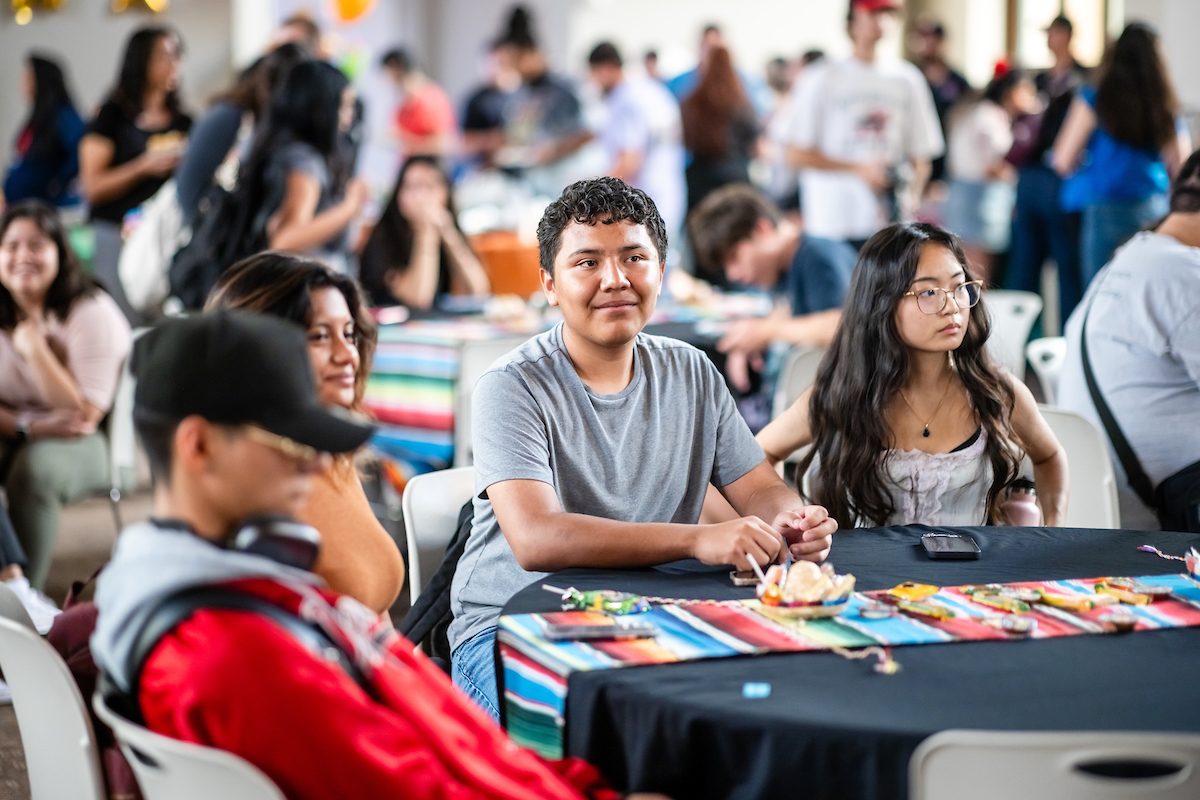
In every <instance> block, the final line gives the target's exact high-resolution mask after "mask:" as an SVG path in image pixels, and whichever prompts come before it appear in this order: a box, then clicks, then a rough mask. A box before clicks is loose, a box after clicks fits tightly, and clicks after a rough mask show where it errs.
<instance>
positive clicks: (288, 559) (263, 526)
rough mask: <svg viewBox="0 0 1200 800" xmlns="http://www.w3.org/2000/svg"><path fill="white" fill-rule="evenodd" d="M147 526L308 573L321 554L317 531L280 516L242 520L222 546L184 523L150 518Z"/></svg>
mask: <svg viewBox="0 0 1200 800" xmlns="http://www.w3.org/2000/svg"><path fill="white" fill-rule="evenodd" d="M150 522H151V523H152V524H154V525H157V526H158V527H160V528H170V529H172V530H178V531H184V532H185V533H190V534H192V535H193V536H196V537H197V538H199V539H203V540H204V541H207V542H209V543H210V544H212V545H213V546H214V547H223V548H224V549H226V550H233V551H235V552H239V553H249V554H250V555H255V556H262V557H263V558H269V559H271V560H272V561H275V562H277V563H279V564H283V565H284V566H286V567H295V568H296V569H302V570H306V571H309V572H311V571H312V568H313V565H314V564H316V563H317V554H318V553H319V552H320V550H321V534H319V533H317V529H316V528H314V527H312V526H311V525H305V524H304V523H303V522H298V521H296V520H294V519H292V518H291V517H286V516H283V515H282V514H267V515H263V516H260V517H251V518H249V519H246V520H242V521H241V522H239V523H238V524H237V525H235V526H234V528H233V532H232V533H231V534H230V535H229V536H226V537H225V539H224V540H223V541H222V542H213V541H212V540H210V539H204V537H202V536H200V535H199V534H198V533H196V531H195V529H194V528H192V526H191V525H189V524H187V523H186V522H184V521H183V520H178V519H158V518H152V519H151V520H150Z"/></svg>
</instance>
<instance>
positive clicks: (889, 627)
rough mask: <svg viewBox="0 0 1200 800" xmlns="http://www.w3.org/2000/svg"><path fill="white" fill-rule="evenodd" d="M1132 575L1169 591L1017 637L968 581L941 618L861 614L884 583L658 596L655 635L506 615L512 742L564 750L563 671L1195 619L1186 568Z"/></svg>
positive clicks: (1054, 619) (553, 752)
mask: <svg viewBox="0 0 1200 800" xmlns="http://www.w3.org/2000/svg"><path fill="white" fill-rule="evenodd" d="M1103 580H1106V579H1104V578H1091V579H1086V580H1062V581H1031V582H1021V583H1010V584H1005V586H1010V587H1028V588H1033V589H1039V590H1043V591H1046V592H1049V593H1055V594H1059V595H1070V596H1078V597H1095V596H1096V594H1095V589H1094V586H1095V584H1096V583H1098V582H1100V581H1103ZM1133 581H1134V582H1135V583H1140V584H1144V585H1149V586H1166V587H1169V588H1170V589H1171V595H1170V596H1169V597H1167V598H1164V599H1161V600H1157V601H1155V602H1153V603H1151V604H1149V605H1141V606H1132V605H1120V606H1113V605H1109V606H1105V607H1097V608H1094V609H1091V610H1088V611H1068V610H1066V609H1063V608H1055V607H1050V606H1046V605H1042V604H1040V603H1039V604H1034V605H1033V610H1032V611H1030V612H1029V614H1028V615H1027V616H1031V617H1033V618H1034V619H1036V620H1037V625H1036V628H1035V629H1034V631H1033V633H1032V634H1030V635H1028V636H1021V637H1017V636H1014V635H1012V634H1009V633H1005V632H1003V631H1002V630H1000V629H998V628H997V627H995V626H994V625H991V624H987V623H985V622H984V621H983V620H985V619H988V618H995V617H996V616H997V615H998V614H1000V613H1001V612H998V611H997V609H995V608H992V607H990V606H985V605H982V604H979V603H976V602H975V601H973V600H972V599H971V596H970V595H969V594H967V593H965V592H964V591H963V589H964V588H965V587H944V588H942V589H940V590H939V591H938V592H937V594H935V595H933V596H931V597H929V598H926V599H924V600H922V601H921V602H922V603H923V604H928V605H933V606H937V607H940V608H945V609H949V610H950V611H952V612H954V616H953V617H951V618H949V619H945V620H937V619H932V618H930V617H924V616H921V617H917V616H910V615H907V614H897V615H895V616H891V617H885V618H883V619H869V618H866V617H864V616H862V615H861V614H860V611H861V609H862V608H863V606H864V605H865V604H868V603H872V602H873V598H876V597H878V596H880V595H882V594H884V592H882V591H874V592H866V593H855V594H854V595H853V596H852V597H851V599H850V602H849V605H848V607H847V609H846V611H845V612H843V613H842V614H840V615H839V616H837V617H831V618H826V619H812V620H786V621H781V620H779V619H777V618H772V617H768V616H766V615H765V614H763V613H760V612H759V611H758V610H757V609H758V601H756V600H745V601H730V602H722V603H704V602H698V603H697V602H690V603H684V604H669V603H668V604H661V605H655V606H653V607H652V608H651V609H650V610H649V611H647V612H645V613H644V614H640V615H638V617H637V618H638V619H639V620H645V621H647V622H650V623H652V624H653V625H655V626H656V627H657V629H658V634H657V635H656V636H655V637H654V638H652V639H624V640H616V639H613V640H592V641H550V640H548V639H546V638H545V637H544V636H543V633H542V632H543V626H544V625H545V624H547V623H563V624H589V623H592V624H595V623H600V624H604V623H606V622H608V621H610V620H611V618H609V617H605V616H604V615H602V614H599V613H596V612H583V611H569V612H551V613H544V614H514V615H508V616H503V617H501V618H500V624H499V633H498V639H499V650H500V657H501V663H502V667H503V670H504V703H505V713H506V717H507V727H508V732H509V735H510V736H511V737H512V738H513V740H514V741H516V742H517V743H518V744H521V745H524V746H527V747H530V748H532V749H534V750H536V751H537V752H539V753H541V754H542V755H544V756H546V757H547V758H561V757H562V755H563V720H564V715H565V711H566V695H567V679H568V678H569V677H570V675H571V673H573V672H582V671H591V670H599V669H617V668H620V667H631V666H646V665H653V664H668V663H672V662H680V661H695V660H699V659H707V658H725V657H728V656H738V655H759V654H764V653H781V652H803V651H819V650H828V649H830V648H832V647H844V648H859V647H868V646H872V645H884V646H899V645H917V644H934V643H947V642H969V641H984V640H1002V639H1015V638H1030V639H1046V638H1052V637H1058V636H1077V635H1082V634H1094V633H1105V632H1106V631H1107V630H1108V628H1107V627H1106V626H1105V625H1104V624H1103V623H1102V622H1101V620H1100V618H1101V617H1103V616H1104V615H1105V614H1108V613H1110V612H1111V611H1112V610H1113V609H1114V608H1118V607H1119V608H1121V609H1123V610H1128V611H1130V612H1132V613H1133V614H1134V615H1135V616H1136V617H1137V626H1136V630H1138V631H1144V630H1159V629H1162V628H1182V627H1191V626H1198V625H1200V586H1198V585H1197V584H1196V583H1194V582H1193V581H1191V580H1190V579H1189V578H1188V577H1187V576H1186V575H1151V576H1147V577H1142V578H1134V579H1133ZM902 660H903V659H901V661H902ZM848 668H855V667H848ZM880 680H886V678H883V677H881V678H880Z"/></svg>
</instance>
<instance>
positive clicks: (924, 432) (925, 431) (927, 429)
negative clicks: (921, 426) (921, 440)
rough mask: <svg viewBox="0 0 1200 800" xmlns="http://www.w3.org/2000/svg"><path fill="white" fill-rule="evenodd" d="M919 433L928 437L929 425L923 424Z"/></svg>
mask: <svg viewBox="0 0 1200 800" xmlns="http://www.w3.org/2000/svg"><path fill="white" fill-rule="evenodd" d="M921 435H922V436H924V437H925V438H926V439H928V438H929V426H928V425H926V426H925V430H923V431H921Z"/></svg>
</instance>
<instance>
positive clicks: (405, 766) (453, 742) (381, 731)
mask: <svg viewBox="0 0 1200 800" xmlns="http://www.w3.org/2000/svg"><path fill="white" fill-rule="evenodd" d="M235 585H236V586H237V588H238V589H239V590H242V591H250V592H252V593H253V594H255V595H257V596H259V597H262V598H264V599H267V600H270V601H271V602H273V603H276V604H277V605H279V606H281V607H283V608H285V609H287V610H289V611H292V612H293V613H296V612H297V610H298V609H301V608H302V607H311V605H312V603H311V600H312V597H313V596H315V595H313V596H310V597H309V598H308V599H307V600H306V599H305V598H303V597H301V596H300V595H299V594H298V593H297V592H295V591H294V590H293V589H291V588H288V587H286V586H284V585H282V584H279V583H276V582H274V581H270V580H257V579H256V580H246V581H240V582H238V583H237V584H235ZM313 591H314V592H317V591H318V590H315V589H314V590H313ZM319 594H320V597H321V598H323V599H324V600H325V601H326V602H328V603H330V604H334V603H336V602H337V595H334V594H332V593H328V592H324V591H320V592H319ZM329 608H330V606H325V609H324V610H323V611H322V613H323V614H324V617H325V620H326V624H323V625H322V627H324V628H325V630H326V632H327V633H329V632H330V626H329V624H328V620H329V619H330V616H329V615H328V614H327V613H324V612H326V611H328V610H329ZM300 613H301V615H302V616H308V614H307V613H305V612H304V611H300ZM338 621H339V622H341V623H345V617H344V616H343V617H340V618H339V619H338ZM347 627H348V626H346V625H345V624H342V625H341V626H340V627H339V629H338V631H337V633H340V634H341V636H342V638H343V639H344V641H345V642H346V643H348V646H347V648H345V649H348V650H349V651H350V652H357V655H358V657H357V658H356V659H355V660H356V661H357V662H358V663H359V665H360V667H362V666H363V665H364V661H365V662H367V663H366V671H367V673H368V679H369V681H370V683H371V685H372V689H373V692H374V694H375V695H376V696H377V697H378V698H379V699H378V700H373V699H372V698H371V697H369V696H368V695H367V694H366V692H364V691H363V690H362V689H361V688H360V687H359V685H358V684H356V683H355V682H354V680H353V679H352V678H351V677H350V676H349V675H347V674H346V672H345V671H344V670H343V669H342V668H341V667H339V666H338V665H337V664H335V663H332V662H327V661H325V660H324V659H322V658H320V657H318V656H316V655H314V654H313V653H312V652H311V651H310V650H308V649H307V648H306V647H305V646H304V645H303V644H301V643H299V642H298V641H296V640H295V639H294V638H293V637H292V636H291V635H289V634H288V633H287V632H286V631H285V630H283V629H282V628H281V627H279V626H278V625H277V624H275V623H273V622H271V621H270V620H269V619H266V618H264V617H261V616H257V615H255V614H252V613H247V612H242V611H229V610H215V609H214V610H205V611H200V612H197V613H196V614H194V615H193V616H192V617H190V618H189V619H188V620H187V621H185V622H183V623H182V624H180V625H179V626H178V627H177V628H176V629H175V630H174V631H173V632H172V633H170V634H169V635H167V636H166V637H164V638H163V640H162V641H161V642H160V643H159V645H158V646H157V647H156V648H155V649H154V651H153V652H152V653H151V655H150V657H149V658H148V659H147V661H146V664H145V667H144V669H143V671H142V675H141V682H140V693H139V699H140V702H141V707H142V713H143V715H144V717H145V720H146V724H147V726H148V727H149V728H150V729H151V730H154V731H156V732H158V733H161V734H164V735H166V736H171V737H174V738H177V739H182V740H184V741H189V742H195V743H198V744H202V745H208V746H210V747H216V748H219V749H221V750H225V751H228V752H231V753H235V754H237V755H239V756H241V757H242V758H244V759H246V760H247V761H249V762H250V763H252V764H254V765H255V766H257V767H258V768H259V769H261V770H262V771H263V772H265V773H266V774H267V775H268V776H269V777H270V778H271V779H272V780H273V781H275V783H276V784H277V785H278V786H279V787H280V789H282V790H283V792H284V794H286V795H287V796H288V797H289V798H306V799H307V798H314V799H315V798H358V797H362V798H513V799H514V800H515V799H517V798H522V799H524V798H556V799H557V798H563V799H564V800H565V799H566V798H579V797H597V798H616V797H617V796H618V795H617V794H616V793H615V792H612V791H610V790H607V789H604V788H603V787H602V784H601V783H600V780H599V776H598V774H597V773H596V771H595V770H594V769H593V768H592V767H590V766H588V765H587V764H586V763H584V762H582V761H578V760H576V759H567V760H565V761H559V762H547V761H544V760H542V759H540V758H539V757H538V756H537V755H535V754H534V753H532V752H531V751H528V750H523V749H521V748H518V747H517V746H516V745H515V744H513V743H512V742H511V741H510V740H509V739H508V738H507V737H506V736H505V734H504V732H503V731H501V730H500V728H499V727H498V726H497V725H496V724H495V723H494V722H492V720H491V719H490V718H489V717H488V716H487V715H486V714H484V713H483V712H482V711H480V710H479V709H478V708H476V707H475V706H474V704H472V703H471V701H470V700H468V699H466V697H464V696H463V695H461V694H460V693H459V692H458V690H457V689H455V688H454V686H453V685H452V684H451V683H450V680H449V679H448V678H447V677H446V675H445V674H444V673H443V672H442V671H441V670H439V669H438V668H437V667H436V666H434V664H433V663H432V662H431V661H429V659H428V658H426V657H425V656H424V655H423V654H421V653H420V652H418V651H414V650H413V649H412V644H411V643H409V642H408V641H407V640H405V639H404V638H403V637H401V636H399V635H398V634H392V635H387V636H385V638H386V639H387V640H388V641H386V643H385V644H384V645H383V646H382V647H377V646H374V645H370V643H369V642H367V640H366V639H365V638H364V636H363V629H360V630H347ZM355 627H358V626H355ZM373 633H376V634H377V631H373ZM364 642H367V644H368V645H369V646H367V647H364ZM356 647H357V651H356ZM364 654H365V658H364Z"/></svg>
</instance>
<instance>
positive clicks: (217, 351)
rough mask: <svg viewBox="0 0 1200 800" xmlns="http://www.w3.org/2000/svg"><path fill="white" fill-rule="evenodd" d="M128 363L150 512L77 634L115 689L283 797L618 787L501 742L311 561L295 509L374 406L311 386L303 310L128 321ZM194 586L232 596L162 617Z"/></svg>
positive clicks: (556, 792) (123, 542)
mask: <svg viewBox="0 0 1200 800" xmlns="http://www.w3.org/2000/svg"><path fill="white" fill-rule="evenodd" d="M133 371H134V375H135V376H136V377H137V390H136V394H135V399H134V418H135V426H136V428H137V432H138V436H139V438H140V439H141V442H142V445H143V446H144V447H145V449H146V454H147V456H148V459H149V461H150V469H151V472H152V474H153V476H154V516H153V517H152V518H151V519H150V520H149V521H147V522H142V523H138V524H136V525H133V526H131V527H129V528H126V529H125V531H123V532H122V533H121V535H120V536H119V537H118V539H117V546H116V550H115V551H114V554H113V559H112V561H111V562H110V563H109V565H108V566H107V567H105V569H104V572H103V573H101V575H100V579H99V582H98V584H97V588H96V608H97V610H98V612H99V613H98V618H97V624H96V629H95V632H94V633H93V635H92V638H91V652H92V655H93V657H94V658H95V661H96V664H97V666H98V667H99V668H100V670H101V672H102V673H103V676H104V679H103V680H102V682H101V686H102V691H104V692H105V694H106V697H108V698H109V702H110V703H112V705H113V707H115V708H122V707H123V706H132V708H133V709H136V711H137V712H139V714H138V715H139V716H140V717H141V721H142V722H143V724H145V726H146V727H147V728H149V729H150V730H152V731H154V732H156V733H159V734H162V735H164V736H170V737H173V738H176V739H181V740H183V741H186V742H192V743H194V744H200V745H204V746H207V747H215V748H218V749H221V750H225V751H227V752H230V753H233V754H234V755H237V756H239V757H241V758H243V759H245V760H247V761H249V762H250V763H251V764H253V765H254V766H256V767H258V768H259V769H260V770H262V771H263V772H264V773H265V774H266V775H267V777H268V778H270V779H271V780H272V781H273V782H274V783H275V784H276V785H277V786H278V787H279V788H280V790H281V791H282V792H283V794H284V795H286V796H287V797H289V798H293V800H317V799H318V798H321V799H322V800H324V799H326V798H328V799H329V800H333V798H348V797H354V798H358V797H363V798H366V797H372V798H374V797H380V798H383V797H405V798H431V799H432V798H446V797H455V798H471V799H472V800H482V799H483V798H495V800H500V799H501V798H517V797H520V798H553V799H554V800H574V799H577V798H582V797H593V798H604V799H605V800H615V798H616V797H617V793H615V792H612V791H610V790H607V789H605V788H604V787H603V785H602V784H601V782H600V779H599V776H598V774H597V773H596V771H595V770H594V769H592V768H591V767H589V766H588V765H586V764H584V763H582V762H580V761H576V760H573V759H572V760H566V761H560V762H546V761H543V760H541V759H540V758H538V757H537V756H535V755H534V754H533V753H531V752H529V751H526V750H520V749H519V748H517V747H516V746H514V745H513V744H512V742H510V741H509V740H508V739H507V737H505V735H504V733H503V732H502V731H501V730H500V729H499V728H498V727H497V726H496V725H495V724H493V723H492V722H491V720H489V719H487V718H486V717H485V716H484V715H483V714H481V713H480V712H479V710H478V709H476V708H475V707H474V705H473V704H471V703H470V702H469V701H468V700H467V699H466V698H464V697H462V695H461V694H459V693H458V692H457V691H456V690H455V689H454V688H453V686H451V684H450V682H449V680H448V679H447V678H446V676H445V674H444V673H442V672H441V671H440V670H439V669H438V668H437V667H436V666H434V665H433V663H432V662H430V661H429V659H428V658H427V657H425V656H424V655H423V654H421V653H420V652H417V651H415V650H414V649H413V646H412V643H411V642H408V641H407V640H405V639H404V638H403V637H401V636H400V635H399V634H397V633H396V632H395V630H394V629H392V628H391V626H390V625H387V624H385V623H383V622H381V621H380V620H378V618H377V617H376V615H375V614H374V613H372V612H370V611H368V610H367V609H366V608H364V607H363V606H362V605H360V604H359V603H358V602H357V601H355V600H354V599H353V598H351V597H348V596H345V595H340V594H338V593H337V592H335V591H332V590H330V589H328V588H327V587H326V586H325V585H324V583H323V581H321V579H320V578H319V577H318V576H316V575H314V574H313V573H312V572H311V566H312V563H313V560H314V559H315V558H318V557H319V551H320V542H321V537H320V534H319V533H318V532H317V531H315V530H314V529H312V528H310V527H308V526H306V525H304V524H303V523H300V522H297V521H295V519H294V516H295V515H296V514H297V513H299V512H300V510H301V509H302V508H303V506H304V504H305V503H306V501H307V500H308V496H309V490H310V488H311V486H312V479H313V476H314V475H316V474H317V473H318V472H320V471H321V470H323V469H327V468H328V466H329V460H330V457H329V455H328V453H330V452H332V453H335V454H337V453H349V452H351V451H352V450H354V449H355V448H357V447H358V446H359V445H361V444H362V443H363V442H365V441H366V439H367V437H368V436H370V434H371V426H369V425H367V424H365V423H363V422H361V421H358V420H354V419H351V418H348V417H347V416H346V415H344V414H341V413H335V412H333V411H331V410H329V409H328V408H325V407H323V406H321V405H320V402H319V399H318V396H317V393H316V389H315V385H316V382H315V380H314V376H313V373H312V368H311V364H310V358H309V356H308V355H307V354H306V352H305V344H304V334H303V332H302V331H301V330H300V329H299V328H298V327H296V326H295V325H292V324H291V323H288V322H285V321H283V320H281V319H277V318H274V317H270V316H267V315H261V314H247V313H245V312H238V311H218V312H213V313H208V314H201V315H197V316H194V317H190V318H186V319H171V320H168V321H167V322H165V323H163V324H162V325H161V326H159V327H158V328H156V329H154V330H152V331H150V332H149V333H147V334H146V335H145V336H143V337H141V338H140V339H139V340H138V342H137V349H136V351H135V353H134V358H133ZM250 387H253V391H249V390H248V389H250ZM197 591H208V592H215V593H217V594H219V595H220V596H223V597H232V598H235V599H238V600H240V601H241V602H242V604H243V607H241V608H237V609H228V608H221V607H219V606H217V605H213V604H211V603H210V604H208V605H205V604H203V603H201V604H200V605H199V607H198V608H196V610H194V611H193V612H192V613H191V614H190V615H188V616H186V617H185V618H182V619H178V620H177V621H176V622H175V624H174V626H169V625H165V623H166V622H167V614H168V613H169V610H170V607H171V604H172V602H173V601H176V600H178V599H179V598H180V596H181V595H186V594H188V593H195V592H197ZM193 597H194V594H193ZM247 606H248V607H247ZM158 625H164V626H166V627H167V630H166V631H165V632H164V633H163V634H162V635H161V636H159V637H158V638H157V639H156V640H145V641H144V640H143V636H144V631H146V630H151V629H156V628H152V627H151V626H158ZM305 634H307V635H305ZM318 643H321V644H319V645H318ZM122 699H123V700H126V701H130V702H125V703H121V702H120V701H121V700H122Z"/></svg>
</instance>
